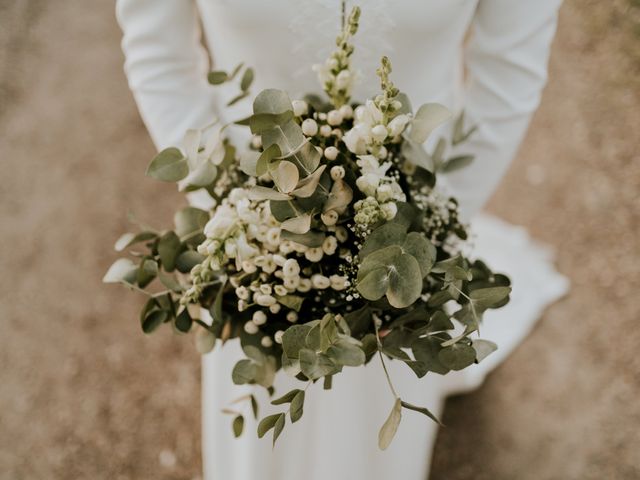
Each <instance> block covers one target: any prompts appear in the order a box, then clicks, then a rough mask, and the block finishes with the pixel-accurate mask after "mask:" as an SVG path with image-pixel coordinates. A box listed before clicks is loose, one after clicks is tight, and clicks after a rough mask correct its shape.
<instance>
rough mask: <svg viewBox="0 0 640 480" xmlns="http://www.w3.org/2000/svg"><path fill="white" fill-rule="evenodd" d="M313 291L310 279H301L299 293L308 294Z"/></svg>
mask: <svg viewBox="0 0 640 480" xmlns="http://www.w3.org/2000/svg"><path fill="white" fill-rule="evenodd" d="M309 290H311V280H309V279H308V278H301V279H300V282H299V284H298V291H299V292H302V293H306V292H308V291H309Z"/></svg>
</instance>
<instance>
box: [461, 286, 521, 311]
mask: <svg viewBox="0 0 640 480" xmlns="http://www.w3.org/2000/svg"><path fill="white" fill-rule="evenodd" d="M510 293H511V287H490V288H480V289H478V290H473V291H472V292H470V293H469V297H471V300H472V301H473V303H474V305H476V306H477V307H479V308H481V309H483V308H490V307H492V306H494V305H497V304H499V303H500V302H502V301H503V300H504V299H505V298H507V297H508V296H509V294H510Z"/></svg>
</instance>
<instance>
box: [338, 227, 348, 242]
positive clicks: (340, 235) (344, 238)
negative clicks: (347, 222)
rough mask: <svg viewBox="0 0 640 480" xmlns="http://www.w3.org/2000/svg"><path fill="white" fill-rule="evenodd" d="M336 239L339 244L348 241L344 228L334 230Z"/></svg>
mask: <svg viewBox="0 0 640 480" xmlns="http://www.w3.org/2000/svg"><path fill="white" fill-rule="evenodd" d="M336 238H337V239H338V241H339V242H340V243H344V242H346V241H347V240H348V239H349V232H348V231H347V229H346V228H344V227H337V228H336Z"/></svg>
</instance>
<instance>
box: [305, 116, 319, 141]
mask: <svg viewBox="0 0 640 480" xmlns="http://www.w3.org/2000/svg"><path fill="white" fill-rule="evenodd" d="M302 133H304V134H305V135H306V136H308V137H313V136H314V135H315V134H316V133H318V124H317V123H316V121H315V120H314V119H313V118H307V119H306V120H305V121H304V122H302Z"/></svg>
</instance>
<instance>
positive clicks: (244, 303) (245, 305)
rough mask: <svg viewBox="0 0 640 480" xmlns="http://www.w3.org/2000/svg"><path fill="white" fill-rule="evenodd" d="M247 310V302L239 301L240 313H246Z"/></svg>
mask: <svg viewBox="0 0 640 480" xmlns="http://www.w3.org/2000/svg"><path fill="white" fill-rule="evenodd" d="M247 308H249V304H248V303H247V301H246V300H238V311H239V312H244V311H245V310H246V309H247Z"/></svg>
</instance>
